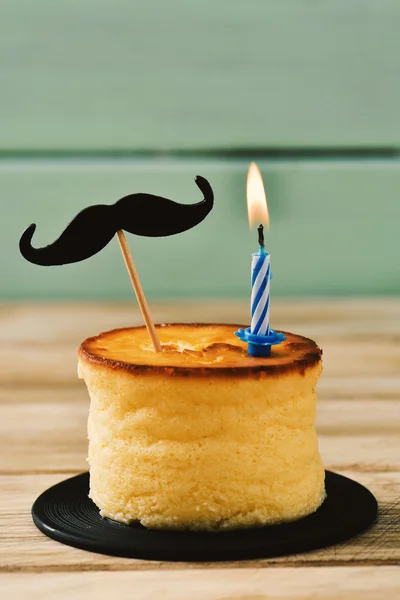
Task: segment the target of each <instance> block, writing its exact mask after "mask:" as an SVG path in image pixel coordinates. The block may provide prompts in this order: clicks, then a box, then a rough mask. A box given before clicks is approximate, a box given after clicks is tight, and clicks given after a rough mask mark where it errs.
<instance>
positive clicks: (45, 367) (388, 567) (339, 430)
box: [0, 299, 400, 600]
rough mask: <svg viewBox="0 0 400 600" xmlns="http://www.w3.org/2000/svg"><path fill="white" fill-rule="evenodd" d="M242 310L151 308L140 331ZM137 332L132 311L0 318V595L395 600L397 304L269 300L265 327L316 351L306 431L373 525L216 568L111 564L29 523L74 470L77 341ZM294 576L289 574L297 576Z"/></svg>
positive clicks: (399, 593)
mask: <svg viewBox="0 0 400 600" xmlns="http://www.w3.org/2000/svg"><path fill="white" fill-rule="evenodd" d="M247 310H248V307H247V305H246V304H243V303H232V302H229V303H226V302H219V303H215V302H213V303H209V304H207V303H203V304H202V305H196V304H190V305H188V304H182V303H181V304H177V303H176V304H165V305H163V306H161V305H156V306H153V307H152V311H153V317H154V320H155V321H157V322H162V321H193V320H196V321H214V322H223V321H225V322H231V323H232V322H246V321H247ZM140 322H141V319H140V315H139V313H138V310H137V308H136V305H135V304H134V303H133V302H132V304H124V305H120V304H114V305H110V304H107V305H99V304H95V305H93V304H57V305H55V304H51V305H44V304H19V305H9V304H3V305H2V306H1V307H0V332H1V333H0V384H1V385H0V387H1V391H0V503H1V504H0V506H1V510H0V519H1V534H2V535H1V538H0V544H1V546H0V592H1V594H0V595H1V596H2V597H4V598H13V599H14V598H28V597H29V598H30V599H40V600H43V599H47V598H52V599H64V598H65V599H67V598H74V600H75V599H81V598H82V599H83V598H85V599H91V598H96V599H97V598H103V597H104V598H106V597H107V598H108V597H115V598H118V599H121V598H130V599H132V598H133V599H136V598H146V599H153V598H154V599H155V598H157V599H158V598H163V599H167V600H169V599H173V600H183V599H185V600H186V599H187V598H188V597H190V598H191V599H192V600H197V599H211V600H217V599H218V600H239V599H240V600H262V599H264V598H265V599H266V598H268V600H273V599H278V598H279V599H285V598H296V599H298V600H300V599H301V600H305V599H307V600H308V599H314V598H324V599H329V600H336V599H343V598H350V597H351V598H352V599H354V600H357V599H361V598H362V599H363V600H365V599H370V598H397V597H400V569H399V565H400V463H399V458H400V439H399V422H400V419H399V416H400V414H399V409H400V300H397V299H384V300H382V299H380V300H375V299H369V300H357V299H351V300H329V301H328V300H323V301H319V300H302V301H300V302H299V301H287V302H276V303H275V304H274V310H273V324H274V326H275V327H276V328H282V329H286V330H289V331H294V332H296V333H300V334H305V335H307V336H309V337H312V338H314V339H315V340H317V342H318V343H319V344H320V345H321V346H322V348H323V350H324V373H323V376H322V379H321V381H320V384H319V387H318V398H319V404H318V417H317V429H318V434H319V441H320V450H321V453H322V457H323V460H324V463H325V466H326V467H327V468H329V469H332V470H334V471H337V472H339V473H342V474H344V475H347V476H349V477H351V478H353V479H355V480H356V481H359V482H360V483H362V484H365V485H366V486H368V487H369V488H370V489H371V490H372V492H373V493H374V494H375V495H376V497H377V499H378V501H379V507H380V511H379V518H378V522H377V523H376V525H375V526H374V527H373V528H372V529H371V530H369V531H368V532H367V533H365V534H364V535H361V536H359V537H357V538H355V539H352V540H349V541H348V542H346V543H343V544H339V545H337V546H334V547H331V548H326V549H323V550H318V551H313V552H309V553H306V554H300V555H293V556H287V557H280V558H273V559H268V560H255V561H245V562H229V563H222V564H220V563H210V564H196V563H191V564H190V563H188V564H185V563H167V562H156V561H154V562H149V561H144V560H132V559H123V558H114V557H108V556H102V555H100V554H92V553H89V552H85V551H81V550H77V549H75V548H71V547H68V546H63V545H62V544H59V543H57V542H55V541H53V540H50V539H48V538H46V537H45V536H44V535H42V534H41V533H40V532H39V531H38V530H37V529H36V528H35V527H34V525H33V523H32V521H31V516H30V508H31V505H32V503H33V501H34V500H35V498H36V497H37V496H38V495H39V494H40V493H41V492H42V491H43V490H44V489H45V488H47V487H49V486H51V485H53V484H55V483H57V482H59V481H61V480H62V479H65V478H66V477H68V476H71V475H73V474H75V473H79V472H81V471H83V470H86V468H87V463H86V452H87V439H86V418H87V413H88V405H89V401H88V397H87V393H86V389H85V387H84V384H83V382H82V381H80V380H79V379H78V378H77V374H76V350H77V346H78V344H79V342H80V341H81V340H82V339H83V338H85V337H87V336H89V335H93V334H96V333H98V332H99V331H101V330H106V329H112V328H114V327H121V326H126V325H132V324H139V323H140ZM299 567H301V568H299Z"/></svg>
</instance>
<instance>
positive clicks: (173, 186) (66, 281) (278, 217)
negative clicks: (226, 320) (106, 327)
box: [0, 0, 400, 299]
mask: <svg viewBox="0 0 400 600" xmlns="http://www.w3.org/2000/svg"><path fill="white" fill-rule="evenodd" d="M399 31H400V2H398V0H380V1H379V2H376V1H375V0H335V1H334V0H330V1H327V2H317V1H316V0H303V2H296V1H295V0H292V1H291V0H280V2H276V1H275V0H274V1H268V0H263V1H262V0H247V1H246V2H242V1H238V0H233V1H231V2H229V3H228V2H223V1H221V0H213V1H212V2H211V0H204V1H203V2H201V3H194V2H188V1H187V0H170V1H169V2H163V1H161V0H157V1H155V0H135V2H132V1H130V0H129V1H128V0H113V1H112V2H110V1H107V0H69V1H68V2H64V3H63V2H54V1H53V0H35V1H34V2H32V1H31V0H0V256H1V260H0V298H5V299H14V298H60V299H62V298H95V299H102V298H110V299H119V298H131V297H132V291H131V289H130V285H129V280H128V277H127V275H126V273H125V269H124V265H123V262H122V259H121V257H120V253H119V249H118V245H117V243H116V242H113V243H111V244H110V246H109V247H107V248H106V249H105V250H104V251H103V252H102V253H101V254H99V255H98V256H95V257H93V258H92V259H90V260H89V261H87V262H85V263H81V264H77V265H70V266H65V267H61V268H50V269H45V268H40V267H35V266H33V265H30V264H28V263H25V262H24V261H23V259H22V258H21V257H20V255H19V253H18V239H19V236H20V234H21V232H22V231H23V229H24V228H25V227H26V226H27V225H28V224H30V223H31V222H36V223H37V225H38V229H37V233H36V236H35V242H36V243H37V245H44V244H47V243H49V242H51V241H53V240H54V239H55V238H56V237H57V236H58V235H59V233H60V232H61V230H62V229H63V228H64V227H65V225H66V224H67V222H68V221H69V220H70V219H71V218H72V217H73V216H74V215H75V214H76V212H78V211H79V210H81V209H82V208H84V207H85V206H87V205H89V204H93V203H97V202H99V203H112V202H114V201H115V200H117V199H118V198H119V197H121V196H123V195H125V194H127V193H132V192H135V191H148V192H151V193H156V194H162V195H166V196H169V197H171V198H173V199H175V200H177V201H179V202H186V201H187V202H193V201H195V200H196V199H198V198H199V194H198V190H197V188H196V186H195V185H194V183H193V178H194V176H195V175H197V174H201V175H204V176H205V177H207V178H208V179H209V180H210V182H211V183H212V185H213V187H214V190H215V209H214V211H213V212H212V213H211V214H210V215H209V217H208V218H207V219H206V221H204V222H203V223H202V224H201V225H200V226H199V227H197V228H196V229H194V230H192V231H190V232H187V233H185V234H182V235H180V236H176V237H174V238H168V239H164V240H150V239H141V238H135V237H133V236H130V237H129V243H130V246H131V249H132V253H133V255H134V258H135V261H136V264H137V267H138V270H139V273H140V275H141V278H142V282H143V285H144V287H145V290H146V292H147V294H148V296H149V297H150V298H176V297H179V298H182V297H183V298H186V297H187V298H191V297H192V298H193V297H203V298H206V297H224V296H230V297H245V296H246V295H247V294H248V291H249V263H250V256H251V252H252V251H254V250H255V249H256V244H255V239H256V236H255V234H254V232H253V233H251V232H249V230H248V225H247V216H246V203H245V177H246V170H247V167H248V164H249V162H250V161H251V160H253V159H256V160H257V162H258V164H259V165H260V168H261V170H262V173H263V176H264V180H265V186H266V189H267V195H268V201H269V207H270V215H271V230H270V232H269V234H268V238H267V246H268V249H269V250H270V252H271V255H272V261H273V273H274V280H273V293H274V294H276V295H281V296H296V295H297V296H302V295H337V294H339V295H347V294H396V293H399V292H400V276H399V275H400V272H399V271H400V268H399V266H398V264H399V261H398V249H399V243H398V237H399V236H398V226H399V221H400V162H399V161H400V154H399V147H400V118H399V117H400V36H399Z"/></svg>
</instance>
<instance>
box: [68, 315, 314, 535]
mask: <svg viewBox="0 0 400 600" xmlns="http://www.w3.org/2000/svg"><path fill="white" fill-rule="evenodd" d="M239 327H240V326H239V325H220V324H170V325H157V327H156V329H157V333H158V336H159V339H160V342H161V345H162V348H163V351H162V352H161V353H155V352H154V350H153V348H152V345H151V343H150V340H149V337H148V334H147V331H146V329H145V328H144V327H133V328H126V329H116V330H113V331H108V332H105V333H101V334H100V335H98V336H95V337H91V338H88V339H87V340H85V341H84V342H83V343H82V344H81V346H80V348H79V367H78V372H79V376H80V377H81V378H83V379H84V380H85V383H86V386H87V388H88V391H89V394H90V398H91V405H90V412H89V420H88V437H89V457H88V461H89V466H90V497H91V499H92V500H93V502H94V503H95V504H96V505H97V507H98V508H99V509H100V514H101V515H102V516H103V517H107V518H109V519H113V520H115V521H118V522H120V523H126V524H132V523H138V522H139V523H141V524H142V525H144V526H145V527H147V528H153V529H160V528H161V529H191V530H220V529H233V528H240V527H252V526H261V525H266V524H274V523H282V522H285V521H293V520H296V519H299V518H301V517H304V516H306V515H308V514H310V513H312V512H314V511H315V510H316V509H317V508H318V507H319V506H320V505H321V503H322V502H323V500H324V498H325V487H324V468H323V465H322V461H321V457H320V454H319V452H318V439H317V435H316V432H315V428H314V422H315V413H316V393H315V388H316V385H317V382H318V379H319V376H320V373H321V370H322V359H321V356H322V352H321V350H320V348H319V347H318V346H317V345H316V344H315V342H313V341H312V340H310V339H307V338H305V337H302V336H300V335H295V334H292V333H286V332H285V336H286V341H284V342H282V343H281V344H279V345H277V346H274V347H272V351H271V356H270V357H269V358H255V357H250V356H249V355H248V354H247V346H246V344H245V343H243V342H241V341H240V340H238V339H237V338H236V337H235V336H234V331H235V330H237V329H238V328H239Z"/></svg>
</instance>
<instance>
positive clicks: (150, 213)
mask: <svg viewBox="0 0 400 600" xmlns="http://www.w3.org/2000/svg"><path fill="white" fill-rule="evenodd" d="M195 182H196V185H197V186H198V188H199V189H200V190H201V191H202V192H203V196H204V199H203V200H201V201H200V202H197V203H196V204H179V203H178V202H174V201H173V200H168V199H167V198H162V197H161V196H153V195H152V194H130V195H129V196H124V197H123V198H121V199H120V200H118V201H117V202H116V203H115V204H112V205H107V204H97V205H95V206H89V207H88V208H85V209H84V210H82V212H80V213H78V214H77V215H76V217H75V218H74V219H73V220H72V221H71V223H70V224H69V225H68V226H67V227H66V229H65V230H64V231H63V233H62V234H61V235H60V237H59V238H58V239H57V240H56V241H55V242H53V243H52V244H49V245H48V246H45V247H44V248H34V247H33V246H32V243H31V242H32V237H33V234H34V232H35V229H36V225H35V224H32V225H30V226H29V227H28V228H27V229H26V230H25V231H24V233H23V234H22V236H21V239H20V241H19V249H20V252H21V254H22V256H23V257H24V258H25V259H26V260H28V261H29V262H31V263H33V264H35V265H42V266H44V267H48V266H53V265H65V264H69V263H74V262H79V261H81V260H85V259H87V258H90V257H91V256H93V255H94V254H97V252H100V250H102V249H103V248H105V246H107V244H108V243H109V242H110V240H111V239H112V238H113V237H114V235H115V234H116V232H117V231H118V230H119V229H124V230H125V231H127V232H128V233H133V234H136V235H141V236H146V237H164V236H168V235H175V234H176V233H181V232H183V231H187V230H188V229H191V228H192V227H195V226H196V225H198V224H199V223H200V222H201V221H203V219H205V217H206V216H207V215H208V213H209V212H210V210H211V209H212V207H213V205H214V192H213V190H212V187H211V186H210V184H209V183H208V181H207V179H205V178H204V177H201V176H200V175H198V176H197V177H196V179H195Z"/></svg>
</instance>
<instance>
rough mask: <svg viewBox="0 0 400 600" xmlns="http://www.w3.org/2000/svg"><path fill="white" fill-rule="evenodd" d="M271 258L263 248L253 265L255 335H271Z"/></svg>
mask: <svg viewBox="0 0 400 600" xmlns="http://www.w3.org/2000/svg"><path fill="white" fill-rule="evenodd" d="M270 282H271V257H270V255H269V254H268V252H265V250H264V248H263V247H262V246H261V247H260V251H259V252H256V253H255V254H253V259H252V263H251V327H250V331H251V333H252V334H254V335H269V331H270V327H269V299H270Z"/></svg>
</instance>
